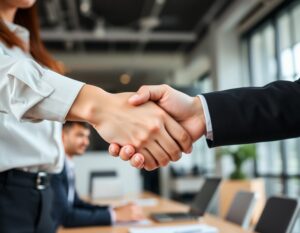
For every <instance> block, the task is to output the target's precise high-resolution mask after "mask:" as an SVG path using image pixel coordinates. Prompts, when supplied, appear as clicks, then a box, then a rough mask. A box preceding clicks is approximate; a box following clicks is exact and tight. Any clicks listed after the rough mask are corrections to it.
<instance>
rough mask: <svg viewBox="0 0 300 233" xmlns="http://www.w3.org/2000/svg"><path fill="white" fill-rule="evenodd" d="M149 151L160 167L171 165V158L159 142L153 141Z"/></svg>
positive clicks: (148, 147) (148, 146)
mask: <svg viewBox="0 0 300 233" xmlns="http://www.w3.org/2000/svg"><path fill="white" fill-rule="evenodd" d="M147 149H148V150H149V152H150V153H151V154H152V156H153V158H154V159H155V160H156V162H157V163H158V165H159V166H160V167H165V166H167V165H168V164H169V162H170V160H171V158H170V157H169V155H168V154H167V153H166V151H165V150H164V149H163V148H162V147H161V146H160V144H159V143H158V142H156V141H153V142H151V143H149V145H147Z"/></svg>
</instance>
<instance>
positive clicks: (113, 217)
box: [108, 206, 117, 225]
mask: <svg viewBox="0 0 300 233" xmlns="http://www.w3.org/2000/svg"><path fill="white" fill-rule="evenodd" d="M108 211H109V214H110V219H111V224H112V225H114V224H116V222H117V216H116V215H117V214H116V211H115V210H114V208H113V207H111V206H110V207H108Z"/></svg>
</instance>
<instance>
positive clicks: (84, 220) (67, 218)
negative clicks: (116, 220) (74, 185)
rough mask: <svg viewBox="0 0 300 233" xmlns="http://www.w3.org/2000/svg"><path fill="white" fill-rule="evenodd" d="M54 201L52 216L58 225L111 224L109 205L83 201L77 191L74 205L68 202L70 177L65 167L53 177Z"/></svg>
mask: <svg viewBox="0 0 300 233" xmlns="http://www.w3.org/2000/svg"><path fill="white" fill-rule="evenodd" d="M51 185H52V188H53V195H54V202H53V212H52V216H53V218H54V220H55V222H56V226H57V227H58V226H61V225H62V226H64V227H80V226H97V225H98V226H99V225H111V223H112V222H111V221H112V220H111V216H110V213H109V209H108V206H96V205H91V204H89V203H87V202H84V201H82V200H81V199H80V198H79V196H78V194H77V192H76V193H75V199H74V203H73V205H72V206H71V205H69V203H68V178H67V171H66V168H65V167H64V169H63V171H62V172H61V173H60V174H57V175H53V177H52V178H51Z"/></svg>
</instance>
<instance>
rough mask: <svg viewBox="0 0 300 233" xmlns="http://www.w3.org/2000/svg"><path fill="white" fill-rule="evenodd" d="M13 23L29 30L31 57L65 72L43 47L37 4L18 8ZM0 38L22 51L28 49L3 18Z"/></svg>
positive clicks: (51, 67)
mask: <svg viewBox="0 0 300 233" xmlns="http://www.w3.org/2000/svg"><path fill="white" fill-rule="evenodd" d="M14 23H16V24H18V25H21V26H23V27H25V28H26V29H27V30H29V32H30V51H29V52H30V53H31V55H32V56H33V58H34V59H35V60H36V61H37V62H39V63H40V64H41V65H44V66H46V67H48V68H49V69H51V70H53V71H55V72H58V73H60V74H64V73H65V68H64V65H63V64H62V63H61V62H58V61H56V60H55V59H54V58H53V57H52V56H51V55H50V53H49V52H48V51H47V49H46V48H45V46H44V44H43V42H42V40H41V36H40V30H39V20H38V13H37V5H36V4H34V5H33V6H32V7H30V8H28V9H18V10H17V12H16V16H15V20H14ZM0 40H2V41H3V42H4V43H5V44H6V45H7V46H9V47H13V46H17V47H20V48H21V49H22V50H24V51H28V49H27V48H26V46H25V44H24V42H23V41H22V40H21V38H19V37H18V36H17V35H15V34H14V33H13V32H11V31H10V30H9V29H8V27H7V26H6V24H5V23H4V22H3V20H2V19H1V18H0Z"/></svg>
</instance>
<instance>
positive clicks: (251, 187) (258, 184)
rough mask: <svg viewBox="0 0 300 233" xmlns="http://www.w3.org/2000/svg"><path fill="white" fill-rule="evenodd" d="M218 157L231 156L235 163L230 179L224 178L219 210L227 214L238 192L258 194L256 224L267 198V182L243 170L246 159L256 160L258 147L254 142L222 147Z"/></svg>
mask: <svg viewBox="0 0 300 233" xmlns="http://www.w3.org/2000/svg"><path fill="white" fill-rule="evenodd" d="M216 155H217V156H216V157H217V159H220V158H222V157H223V156H230V157H231V158H232V162H233V164H234V170H233V172H232V173H231V174H230V176H229V179H227V180H224V181H223V182H222V185H221V187H220V203H219V210H220V214H221V216H222V217H224V216H225V215H226V214H227V211H228V209H229V207H230V205H231V202H232V200H233V198H234V196H235V195H236V193H237V192H239V191H241V190H243V191H249V192H255V193H256V194H257V197H258V198H257V204H256V207H255V210H254V214H253V215H254V216H253V219H252V223H253V224H255V223H256V221H257V220H258V218H259V216H260V214H261V212H262V210H263V207H264V204H265V199H266V197H265V196H266V194H265V184H264V181H263V179H259V178H256V179H255V178H254V179H251V178H250V177H247V175H246V174H245V171H244V170H243V165H244V164H245V162H246V161H249V160H255V158H256V148H255V145H253V144H248V145H241V146H237V147H226V148H220V149H219V150H218V151H217V154H216Z"/></svg>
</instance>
